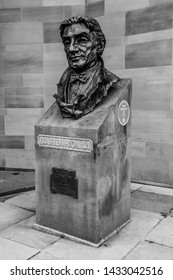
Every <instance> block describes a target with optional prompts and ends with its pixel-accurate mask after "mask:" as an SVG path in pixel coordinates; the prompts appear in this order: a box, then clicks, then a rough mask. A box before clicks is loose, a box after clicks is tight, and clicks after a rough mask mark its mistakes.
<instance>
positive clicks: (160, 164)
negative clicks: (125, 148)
mask: <svg viewBox="0 0 173 280" xmlns="http://www.w3.org/2000/svg"><path fill="white" fill-rule="evenodd" d="M131 162H132V170H133V172H132V180H139V181H149V182H154V183H156V184H157V183H159V184H160V183H161V184H163V185H164V184H170V182H171V181H172V178H171V177H172V175H171V172H170V163H169V161H164V160H162V161H161V160H158V159H146V158H138V157H135V158H134V157H133V156H132V161H131Z"/></svg>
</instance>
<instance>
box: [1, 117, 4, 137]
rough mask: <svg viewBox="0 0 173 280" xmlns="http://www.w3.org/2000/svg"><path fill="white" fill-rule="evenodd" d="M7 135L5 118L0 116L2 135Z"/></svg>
mask: <svg viewBox="0 0 173 280" xmlns="http://www.w3.org/2000/svg"><path fill="white" fill-rule="evenodd" d="M4 133H5V126H4V116H0V135H3V134H4Z"/></svg>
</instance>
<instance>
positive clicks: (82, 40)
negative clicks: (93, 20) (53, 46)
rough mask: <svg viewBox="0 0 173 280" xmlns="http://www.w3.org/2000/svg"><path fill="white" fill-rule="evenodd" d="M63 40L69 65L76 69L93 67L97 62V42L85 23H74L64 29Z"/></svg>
mask: <svg viewBox="0 0 173 280" xmlns="http://www.w3.org/2000/svg"><path fill="white" fill-rule="evenodd" d="M62 40H63V43H64V49H65V52H66V56H67V60H68V63H69V66H70V67H71V68H73V69H74V70H75V71H81V70H86V69H89V68H91V67H92V66H93V65H95V63H96V62H97V43H96V41H95V40H94V38H93V35H92V32H90V30H89V29H88V28H87V27H86V26H85V25H84V24H72V25H71V26H67V27H66V28H65V30H64V33H63V36H62Z"/></svg>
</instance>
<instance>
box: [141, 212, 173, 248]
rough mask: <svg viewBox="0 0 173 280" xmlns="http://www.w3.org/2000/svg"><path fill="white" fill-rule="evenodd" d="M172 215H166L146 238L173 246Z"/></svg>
mask: <svg viewBox="0 0 173 280" xmlns="http://www.w3.org/2000/svg"><path fill="white" fill-rule="evenodd" d="M172 229H173V217H167V218H166V219H164V220H163V221H161V223H160V224H158V225H157V227H155V228H154V229H153V230H152V232H151V233H150V234H149V235H148V236H147V237H146V240H148V241H153V242H156V243H158V244H161V245H165V246H168V247H172V248H173V234H172V232H173V230H172Z"/></svg>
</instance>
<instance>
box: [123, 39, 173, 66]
mask: <svg viewBox="0 0 173 280" xmlns="http://www.w3.org/2000/svg"><path fill="white" fill-rule="evenodd" d="M163 53H164V55H163ZM171 63H172V40H169V39H168V40H158V41H151V42H145V43H140V44H132V45H127V46H126V60H125V68H141V67H154V66H155V67H156V66H161V65H171Z"/></svg>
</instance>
